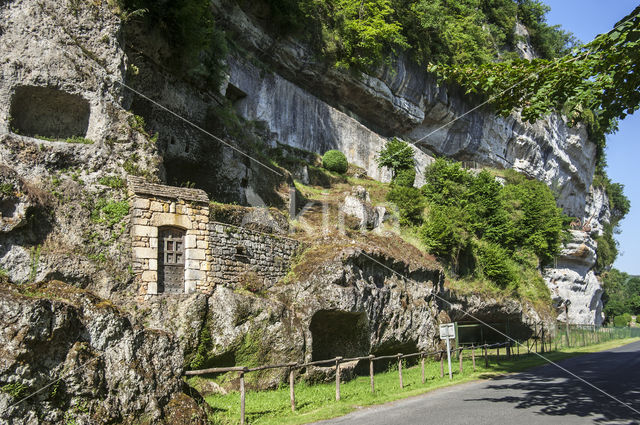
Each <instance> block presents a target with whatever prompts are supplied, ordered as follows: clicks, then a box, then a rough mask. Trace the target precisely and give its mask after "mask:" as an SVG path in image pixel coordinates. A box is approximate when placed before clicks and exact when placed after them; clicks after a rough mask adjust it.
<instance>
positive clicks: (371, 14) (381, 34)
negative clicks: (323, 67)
mask: <svg viewBox="0 0 640 425" xmlns="http://www.w3.org/2000/svg"><path fill="white" fill-rule="evenodd" d="M265 1H266V3H267V4H269V6H270V11H271V16H270V20H269V21H270V22H271V23H272V24H273V25H274V26H275V27H276V28H277V29H278V30H279V31H280V32H282V33H286V32H297V33H304V35H305V36H306V37H307V38H308V41H310V43H311V44H312V45H313V46H315V47H316V49H317V50H318V51H319V52H322V53H323V54H324V56H325V57H327V58H328V59H329V60H331V61H333V63H335V64H336V65H337V66H341V67H345V68H352V67H354V68H357V69H360V70H371V69H372V68H374V67H375V66H378V65H381V64H383V63H388V62H389V61H390V59H389V58H391V57H393V56H397V55H398V53H399V50H401V49H402V50H409V51H411V53H412V56H413V57H414V59H416V60H417V61H418V62H419V63H422V64H426V63H441V64H481V63H490V62H493V61H495V60H496V59H503V58H504V57H510V56H512V55H513V54H510V53H509V51H512V50H513V48H514V46H515V43H516V41H517V40H516V39H515V37H514V27H515V23H516V20H517V18H518V17H519V16H520V15H522V16H523V17H524V19H526V25H527V26H528V27H529V29H530V33H531V40H532V43H533V45H534V48H535V49H536V51H538V52H539V53H540V54H542V55H543V57H545V58H553V57H556V56H557V55H559V54H561V53H563V52H564V51H566V50H567V46H568V45H570V44H571V42H572V40H573V39H572V37H571V36H570V35H569V34H567V33H565V32H563V31H562V30H560V29H559V28H558V27H557V26H549V25H548V24H547V23H546V22H545V16H544V15H545V13H546V12H547V9H545V6H543V5H542V4H541V3H539V2H538V1H536V0H457V1H455V2H452V1H448V0H418V1H409V0H300V1H294V0H265Z"/></svg>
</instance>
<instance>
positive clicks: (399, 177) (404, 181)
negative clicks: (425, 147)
mask: <svg viewBox="0 0 640 425" xmlns="http://www.w3.org/2000/svg"><path fill="white" fill-rule="evenodd" d="M415 181H416V170H415V168H407V169H404V170H400V171H398V173H397V174H396V175H395V177H394V178H393V181H392V182H391V183H392V184H395V185H398V186H404V187H413V183H414V182H415Z"/></svg>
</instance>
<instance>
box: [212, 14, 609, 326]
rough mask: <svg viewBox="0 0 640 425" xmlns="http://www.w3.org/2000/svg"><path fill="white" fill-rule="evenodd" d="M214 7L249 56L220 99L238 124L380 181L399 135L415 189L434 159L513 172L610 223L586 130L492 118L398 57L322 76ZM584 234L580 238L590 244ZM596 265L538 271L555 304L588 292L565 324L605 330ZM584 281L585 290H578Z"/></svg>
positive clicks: (283, 42)
mask: <svg viewBox="0 0 640 425" xmlns="http://www.w3.org/2000/svg"><path fill="white" fill-rule="evenodd" d="M214 5H217V6H218V9H217V12H218V13H219V14H220V15H221V16H224V18H225V20H226V23H227V25H228V27H229V29H230V30H231V31H233V32H234V33H235V34H238V38H237V39H236V42H237V43H239V44H241V45H242V46H243V47H245V48H246V49H247V50H248V51H249V52H250V54H249V57H250V58H251V60H249V59H241V58H239V57H238V56H234V55H232V56H231V57H230V58H229V80H228V85H227V86H226V88H225V89H226V91H227V93H228V95H227V96H228V97H229V98H231V99H234V106H235V108H236V110H237V111H238V112H239V113H240V114H241V115H242V116H244V117H245V118H247V119H251V120H259V121H262V122H264V124H265V125H266V127H267V128H268V129H269V131H270V132H271V133H272V138H273V139H274V140H278V141H280V142H282V143H287V144H290V145H292V146H295V147H299V148H303V149H306V150H310V151H313V152H318V153H323V152H325V151H327V150H329V149H340V150H342V151H343V152H345V154H346V155H347V158H348V159H349V161H350V162H353V163H355V164H357V165H359V166H361V167H363V168H365V169H366V170H367V171H368V173H369V174H370V175H371V176H374V177H375V178H378V179H381V180H383V181H386V180H388V179H389V176H388V175H387V174H385V173H384V170H383V171H380V170H378V169H377V167H376V164H375V161H374V159H375V154H376V152H377V151H378V150H379V149H380V147H381V146H382V145H383V144H384V142H385V140H386V137H387V136H392V135H393V136H400V137H402V138H404V139H405V140H407V141H411V142H413V143H415V147H416V173H417V178H416V185H417V186H420V185H422V183H423V181H424V180H422V177H421V176H422V172H423V171H424V167H425V165H428V164H429V163H430V162H431V160H432V157H431V156H430V155H433V154H437V155H444V156H447V157H450V158H454V159H456V160H459V161H462V162H463V164H465V165H466V166H468V167H473V168H480V167H495V168H513V169H515V170H517V171H520V172H522V173H524V174H526V175H527V176H530V177H533V178H536V179H538V180H541V181H543V182H545V183H547V184H548V185H549V186H550V187H551V188H552V189H553V190H554V192H555V193H556V194H557V200H558V205H559V206H560V207H562V208H563V210H564V212H565V213H566V214H567V215H569V216H571V217H577V218H578V220H579V221H580V222H581V223H587V222H588V223H589V228H590V229H593V231H598V229H600V230H601V229H602V224H603V223H606V222H608V214H607V212H606V209H607V208H608V201H607V200H606V196H605V195H604V193H602V191H600V190H596V189H594V188H593V187H592V185H591V183H592V180H593V174H594V170H595V161H596V146H595V144H594V143H593V142H591V141H590V140H589V138H588V135H587V131H586V129H585V127H584V126H583V125H577V126H574V127H571V126H569V125H568V124H567V122H566V120H565V119H564V118H563V117H561V116H559V115H556V114H553V115H551V116H549V117H547V118H545V119H541V120H539V121H538V122H536V123H534V124H530V123H526V122H523V121H522V120H521V119H520V117H519V115H518V114H517V113H513V114H511V116H509V117H506V118H503V117H500V116H496V114H495V113H494V112H493V111H492V110H491V108H490V107H489V106H486V105H485V106H483V105H482V104H481V103H480V101H479V100H477V99H473V98H470V97H468V96H465V95H464V94H463V93H462V92H461V91H460V89H458V88H456V87H450V86H439V85H437V84H436V81H435V79H434V78H433V77H432V76H430V75H429V74H428V73H427V72H426V71H425V70H424V69H421V68H420V67H418V66H417V65H415V64H413V63H411V62H410V61H409V60H407V59H406V58H405V57H400V58H398V59H396V61H395V63H394V64H393V66H392V67H391V68H390V69H388V68H384V69H380V70H379V72H377V73H376V74H374V75H366V74H360V75H357V76H354V75H353V74H346V73H342V72H339V71H337V70H335V69H331V68H329V69H328V68H327V66H326V64H323V63H322V62H321V61H318V60H316V59H314V56H313V54H311V52H310V51H309V50H308V49H307V47H306V46H305V45H304V44H301V43H300V42H298V41H296V40H294V39H291V38H285V39H275V38H273V37H271V36H270V34H269V33H268V31H265V30H264V28H262V27H261V26H260V24H259V23H257V20H256V19H255V18H254V17H252V16H250V15H248V14H246V13H245V12H244V11H243V10H242V9H241V8H240V7H222V5H221V4H218V2H214ZM520 30H522V28H520ZM523 48H524V47H523ZM267 51H268V52H269V54H268V55H267V54H264V52H267ZM245 55H246V53H245ZM258 60H260V61H264V62H263V63H266V65H265V66H264V67H263V69H258V68H256V67H255V65H254V63H255V62H256V61H258ZM264 68H270V69H272V70H273V71H271V72H270V71H265V69H264ZM591 232H592V230H589V232H587V233H589V234H586V235H585V238H586V240H588V243H589V244H591V245H594V246H595V241H594V240H593V239H592V238H591V236H590V233H591ZM596 234H597V233H596ZM567 249H569V247H567ZM565 252H566V250H565ZM564 255H565V254H563V256H564ZM560 262H562V259H560ZM594 264H595V261H591V262H589V264H588V265H586V270H583V268H584V267H581V268H580V269H575V270H574V269H573V266H571V265H567V264H565V265H561V266H560V268H561V269H562V271H557V270H555V268H552V269H549V270H547V271H546V272H545V276H547V282H548V284H549V286H550V288H553V290H554V291H555V293H556V296H560V295H558V292H557V291H558V290H557V285H560V286H562V287H563V288H564V289H562V290H560V292H561V293H562V294H563V295H562V296H561V297H562V298H563V300H566V299H568V300H571V299H572V298H573V297H574V293H575V294H581V295H576V296H577V297H578V298H580V297H583V296H585V293H586V294H588V295H586V296H587V297H589V299H590V301H589V303H587V305H584V306H583V304H584V303H583V302H581V301H578V298H576V299H575V301H576V303H575V304H574V307H572V308H570V309H569V320H570V321H572V322H578V323H592V324H593V323H597V324H599V323H601V322H602V317H601V308H602V303H601V301H600V295H601V287H600V283H599V281H598V279H597V277H596V276H595V275H594V273H593V271H591V269H592V268H593V266H594ZM569 270H570V271H571V273H568V272H567V271H569ZM556 272H558V273H562V274H563V276H565V278H564V282H565V283H564V284H559V283H558V282H559V281H558V279H556V278H549V276H552V275H554V273H556ZM565 272H566V273H565ZM587 274H588V275H589V276H590V277H589V279H588V281H589V282H590V283H588V284H585V283H584V282H585V278H586V276H587ZM569 276H572V277H569ZM578 276H580V277H578ZM552 281H553V282H552ZM576 304H580V305H581V306H582V307H580V308H577V307H575V305H576ZM574 309H575V311H576V313H575V314H573V312H574ZM585 309H586V310H585ZM578 311H580V312H578Z"/></svg>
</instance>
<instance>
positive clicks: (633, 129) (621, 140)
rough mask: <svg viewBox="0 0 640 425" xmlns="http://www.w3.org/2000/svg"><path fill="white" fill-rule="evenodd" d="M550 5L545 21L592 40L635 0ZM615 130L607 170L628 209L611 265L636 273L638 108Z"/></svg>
mask: <svg viewBox="0 0 640 425" xmlns="http://www.w3.org/2000/svg"><path fill="white" fill-rule="evenodd" d="M543 2H544V3H546V4H548V5H549V6H551V12H549V14H547V22H548V23H549V24H552V25H556V24H560V25H561V26H562V28H564V29H565V30H567V31H571V32H572V33H574V34H575V36H576V37H577V38H578V39H580V40H581V41H584V42H587V41H591V40H593V38H594V37H595V36H596V35H597V34H601V33H604V32H607V31H609V30H610V29H611V28H613V25H615V23H616V22H618V21H619V20H620V19H621V18H623V17H624V16H626V15H628V14H629V13H630V12H631V11H632V10H633V9H634V8H635V7H637V6H638V4H639V2H638V0H611V1H602V0H543ZM619 128H620V129H619V130H618V132H617V133H615V134H613V135H610V136H608V138H607V150H606V152H607V163H608V168H607V173H608V174H609V177H611V179H612V180H613V181H614V182H618V183H622V184H624V188H625V191H624V192H625V194H626V195H627V197H628V198H629V199H630V200H631V212H630V213H629V214H628V215H627V217H626V218H625V219H624V220H623V221H622V222H621V225H620V229H621V230H622V233H621V234H620V235H617V237H616V239H617V240H618V241H619V242H620V247H619V249H620V255H619V256H618V259H617V260H616V262H615V264H614V267H616V268H618V269H620V270H622V271H624V272H627V273H630V274H637V275H640V178H638V175H639V174H640V112H636V114H635V115H632V116H630V117H627V118H626V119H624V120H623V121H621V122H620V126H619Z"/></svg>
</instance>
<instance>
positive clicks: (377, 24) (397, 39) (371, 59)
mask: <svg viewBox="0 0 640 425" xmlns="http://www.w3.org/2000/svg"><path fill="white" fill-rule="evenodd" d="M334 3H335V9H334V10H335V11H336V13H335V16H334V19H335V22H336V23H337V25H336V32H337V34H338V36H339V38H338V45H339V48H338V53H339V56H338V62H337V65H338V66H342V67H345V68H349V67H350V66H353V65H355V66H356V67H358V68H360V69H370V68H371V67H373V66H374V65H379V64H380V63H382V62H384V59H385V57H387V56H386V53H387V52H388V51H392V50H395V49H397V48H408V47H409V46H408V44H407V42H406V39H405V36H404V35H403V34H402V26H401V24H400V23H399V22H398V21H397V20H396V18H395V13H394V12H395V11H394V9H393V8H392V7H391V0H334Z"/></svg>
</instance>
